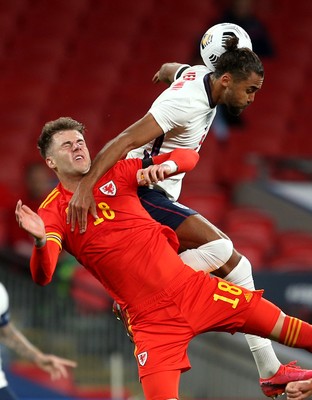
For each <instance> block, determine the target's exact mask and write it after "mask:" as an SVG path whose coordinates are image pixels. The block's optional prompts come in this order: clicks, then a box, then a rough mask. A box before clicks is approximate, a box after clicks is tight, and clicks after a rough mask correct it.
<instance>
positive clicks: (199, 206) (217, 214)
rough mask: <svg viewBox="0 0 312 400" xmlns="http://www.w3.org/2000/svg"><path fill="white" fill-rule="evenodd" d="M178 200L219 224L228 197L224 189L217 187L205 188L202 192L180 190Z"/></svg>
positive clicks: (227, 202) (224, 211)
mask: <svg viewBox="0 0 312 400" xmlns="http://www.w3.org/2000/svg"><path fill="white" fill-rule="evenodd" d="M179 202H181V203H182V204H184V205H186V206H188V207H190V208H193V209H194V210H196V211H198V212H199V213H200V214H201V215H202V216H203V217H205V218H207V219H208V221H210V222H211V223H213V224H214V225H217V226H219V225H220V224H221V221H222V219H223V217H224V215H225V213H226V210H227V207H228V204H229V199H228V196H227V194H226V192H225V191H224V190H222V189H221V188H218V187H210V188H205V190H203V191H202V193H200V192H199V193H197V194H196V193H193V194H192V193H189V191H188V190H185V191H183V192H182V194H181V196H180V198H179Z"/></svg>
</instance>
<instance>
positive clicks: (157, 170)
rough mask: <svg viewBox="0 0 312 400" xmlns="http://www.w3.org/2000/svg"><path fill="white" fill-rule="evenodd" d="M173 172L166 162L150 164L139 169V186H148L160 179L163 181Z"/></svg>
mask: <svg viewBox="0 0 312 400" xmlns="http://www.w3.org/2000/svg"><path fill="white" fill-rule="evenodd" d="M170 172H171V169H170V167H169V166H167V165H166V164H159V165H150V166H149V167H147V168H144V169H139V170H138V171H137V181H138V185H139V186H148V185H151V184H154V183H157V182H159V181H163V180H164V179H165V178H166V176H168V175H169V174H170Z"/></svg>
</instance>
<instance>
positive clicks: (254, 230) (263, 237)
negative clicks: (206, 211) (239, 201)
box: [223, 207, 276, 255]
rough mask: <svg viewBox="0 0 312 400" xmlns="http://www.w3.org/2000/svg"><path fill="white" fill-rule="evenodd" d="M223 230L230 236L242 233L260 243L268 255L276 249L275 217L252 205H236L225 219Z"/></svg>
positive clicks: (241, 234) (243, 235)
mask: <svg viewBox="0 0 312 400" xmlns="http://www.w3.org/2000/svg"><path fill="white" fill-rule="evenodd" d="M223 231H224V232H225V233H226V234H227V235H229V236H230V237H234V235H240V236H241V237H242V238H243V237H245V238H247V239H248V238H249V239H253V240H254V241H255V242H258V243H259V246H261V247H262V249H263V252H264V253H265V254H266V255H268V254H270V252H271V251H272V250H273V249H274V246H275V239H276V226H275V221H274V219H273V217H272V216H271V215H270V214H268V213H267V212H265V211H263V210H261V209H257V208H251V207H234V208H233V209H232V210H229V211H228V212H227V213H226V215H225V219H224V224H223Z"/></svg>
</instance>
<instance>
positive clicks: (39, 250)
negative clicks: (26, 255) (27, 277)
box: [15, 200, 60, 285]
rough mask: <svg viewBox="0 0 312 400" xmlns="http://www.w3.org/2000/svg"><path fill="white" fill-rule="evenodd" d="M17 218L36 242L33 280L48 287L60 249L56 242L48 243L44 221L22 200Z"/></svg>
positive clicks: (16, 211) (32, 268) (33, 254)
mask: <svg viewBox="0 0 312 400" xmlns="http://www.w3.org/2000/svg"><path fill="white" fill-rule="evenodd" d="M15 217H16V220H17V222H18V225H19V227H20V228H22V229H24V230H25V231H26V232H28V233H29V234H30V235H32V236H33V238H34V241H35V247H34V249H33V253H32V256H31V260H30V270H31V275H32V279H33V280H34V282H36V283H38V284H39V285H47V284H48V283H49V282H50V281H51V279H52V276H53V273H54V271H55V268H56V264H57V260H58V256H59V252H60V248H59V246H58V245H57V244H56V243H55V242H54V241H49V242H47V240H46V232H45V225H44V222H43V220H42V219H41V218H40V216H39V215H38V214H37V213H35V212H34V211H32V210H31V209H30V208H29V207H27V206H26V205H25V204H23V203H22V201H21V200H19V201H18V202H17V204H16V209H15Z"/></svg>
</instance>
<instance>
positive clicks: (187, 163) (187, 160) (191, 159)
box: [153, 149, 199, 174]
mask: <svg viewBox="0 0 312 400" xmlns="http://www.w3.org/2000/svg"><path fill="white" fill-rule="evenodd" d="M169 160H170V161H174V163H175V164H176V165H177V167H178V170H177V171H176V174H178V173H181V172H189V171H191V170H192V169H193V168H194V167H195V165H196V164H197V162H198V160H199V154H198V153H197V152H196V151H195V150H191V149H175V150H173V151H171V152H170V153H164V154H160V155H158V156H154V157H153V163H154V164H161V163H163V162H166V161H169Z"/></svg>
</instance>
